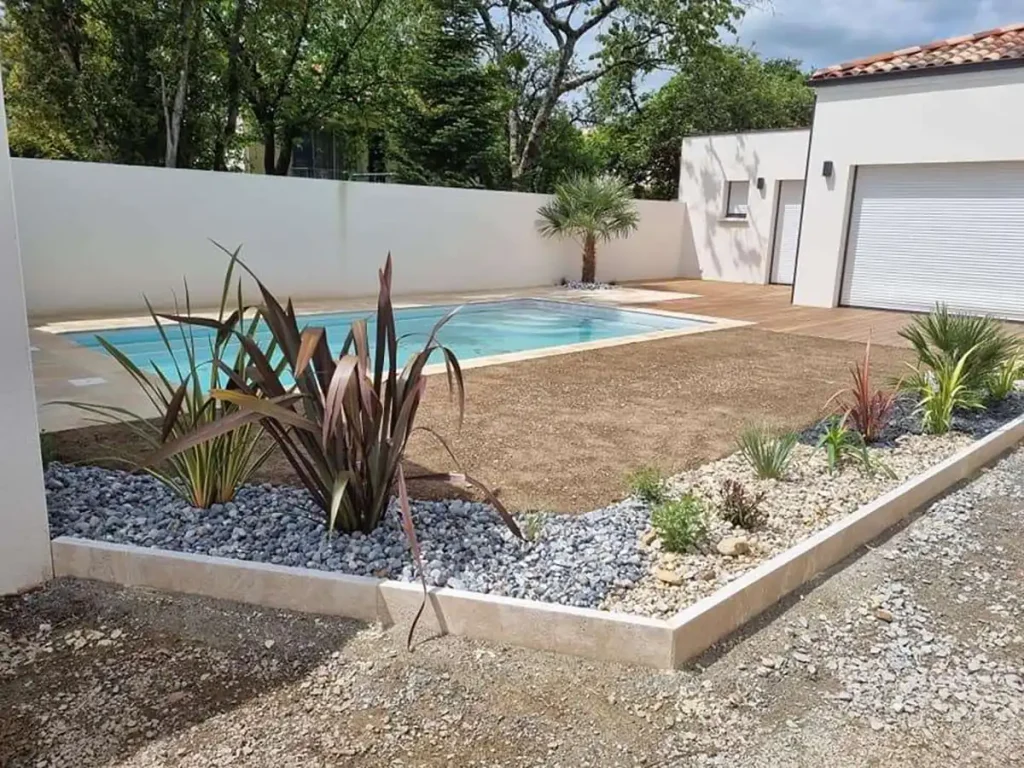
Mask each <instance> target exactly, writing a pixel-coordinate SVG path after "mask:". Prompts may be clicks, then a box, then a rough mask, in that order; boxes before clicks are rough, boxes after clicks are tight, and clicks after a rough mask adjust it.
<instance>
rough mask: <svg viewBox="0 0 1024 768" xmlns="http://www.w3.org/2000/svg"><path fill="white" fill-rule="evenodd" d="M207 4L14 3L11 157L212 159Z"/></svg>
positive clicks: (8, 34) (4, 35)
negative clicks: (204, 12)
mask: <svg viewBox="0 0 1024 768" xmlns="http://www.w3.org/2000/svg"><path fill="white" fill-rule="evenodd" d="M204 5H205V0H167V1H166V2H156V1H155V0H149V1H147V2H143V1H142V0H132V1H131V2H124V3H109V2H101V1H100V0H9V2H7V3H6V4H5V12H4V15H3V17H2V19H0V58H2V60H3V66H4V73H5V79H6V84H7V99H8V112H9V119H10V137H11V148H12V150H13V152H14V153H15V154H18V155H24V156H32V157H54V158H66V159H73V160H98V161H106V162H114V163H128V164H148V165H156V164H169V165H178V164H181V165H193V164H195V163H197V162H200V158H203V157H204V156H206V155H208V153H209V149H210V145H211V142H212V134H211V132H210V127H211V123H210V121H209V119H208V115H209V111H210V109H212V108H213V107H212V104H213V101H214V99H213V98H212V97H211V93H212V91H213V90H214V89H215V88H216V77H215V72H214V71H213V70H214V69H215V67H216V62H217V57H216V52H215V51H212V50H211V49H210V47H209V45H208V39H207V38H206V37H205V32H204V27H203V25H202V23H201V10H202V7H203V6H204Z"/></svg>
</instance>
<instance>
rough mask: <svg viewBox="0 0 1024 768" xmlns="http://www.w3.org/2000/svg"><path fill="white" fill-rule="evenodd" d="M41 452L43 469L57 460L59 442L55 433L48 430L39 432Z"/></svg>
mask: <svg viewBox="0 0 1024 768" xmlns="http://www.w3.org/2000/svg"><path fill="white" fill-rule="evenodd" d="M39 453H40V455H41V456H42V459H43V469H46V468H47V467H48V466H50V464H51V463H53V462H55V461H56V460H57V444H56V441H55V440H54V439H53V435H52V434H50V433H49V432H47V431H45V430H44V431H42V432H40V433H39Z"/></svg>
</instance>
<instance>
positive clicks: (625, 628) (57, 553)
mask: <svg viewBox="0 0 1024 768" xmlns="http://www.w3.org/2000/svg"><path fill="white" fill-rule="evenodd" d="M51 549H52V551H53V566H54V575H55V576H58V577H59V576H74V577H76V578H81V579H94V580H96V581H104V582H109V583H113V584H120V585H122V586H128V587H149V588H152V589H159V590H164V591H167V592H184V593H186V594H192V595H204V596H206V597H213V598H218V599H222V600H235V601H238V602H241V603H250V604H254V605H262V606H266V607H269V608H283V609H287V610H292V611H303V612H306V613H319V614H325V615H333V616H345V617H347V618H352V619H361V620H363V621H379V622H381V624H383V625H384V626H391V625H393V624H397V623H403V622H404V623H406V624H408V623H409V622H411V621H412V618H413V616H414V615H415V613H416V611H417V610H418V609H419V607H420V603H421V601H422V599H423V588H422V587H421V586H420V585H419V584H411V583H403V582H399V581H389V580H386V579H377V578H371V577H366V576H349V575H346V574H341V573H331V572H329V571H318V570H313V569H309V568H293V567H290V566H285V565H272V564H269V563H257V562H251V561H248V560H235V559H232V558H227V557H211V556H209V555H194V554H189V553H186V552H172V551H169V550H163V549H152V548H148V547H139V546H135V545H131V544H112V543H109V542H105V541H93V540H90V539H76V538H72V537H69V536H61V537H59V538H56V539H54V540H53V541H52V542H51ZM428 596H429V603H430V606H429V609H428V610H426V611H424V613H423V618H422V620H421V622H420V628H419V629H417V633H423V632H424V631H427V632H435V633H437V632H440V633H442V634H453V635H461V636H463V637H470V638H473V639H476V640H486V641H490V642H494V643H510V644H512V645H521V646H525V647H527V648H536V649H538V650H542V651H555V652H557V653H566V654H571V655H574V656H585V657H587V658H592V659H601V660H604V661H615V662H620V663H625V664H643V665H645V666H650V667H656V668H661V669H666V668H670V667H671V666H672V628H671V627H670V626H669V624H668V622H667V621H663V620H661V619H651V618H647V617H644V616H630V615H628V614H622V613H609V612H608V611H599V610H595V609H592V608H573V607H570V606H564V605H557V604H555V603H541V602H536V601H533V600H521V599H519V598H512V597H499V596H496V595H485V594H481V593H478V592H467V591H463V590H455V589H447V588H437V587H435V588H432V589H430V590H428Z"/></svg>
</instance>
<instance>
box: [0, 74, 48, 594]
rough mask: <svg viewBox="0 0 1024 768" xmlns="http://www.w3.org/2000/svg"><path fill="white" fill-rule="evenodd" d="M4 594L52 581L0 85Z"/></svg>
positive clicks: (0, 589)
mask: <svg viewBox="0 0 1024 768" xmlns="http://www.w3.org/2000/svg"><path fill="white" fill-rule="evenodd" d="M0 359H2V360H3V361H4V371H3V375H2V376H0V435H2V436H3V440H2V441H0V488H2V489H3V502H2V503H0V594H9V593H12V592H17V591H20V590H22V589H27V588H28V587H33V586H36V585H37V584H41V583H42V582H44V581H46V580H47V579H49V578H50V576H51V575H52V572H53V571H52V566H51V561H50V534H49V527H48V525H47V520H46V502H45V499H44V495H43V473H42V465H41V461H40V455H39V427H38V425H37V423H36V402H35V393H34V392H33V389H32V360H31V353H30V352H29V342H28V325H27V324H26V321H25V290H24V287H23V284H22V279H21V258H20V256H19V253H18V230H17V224H16V221H15V212H14V194H13V189H12V185H11V163H10V155H9V152H8V148H7V120H6V115H5V114H4V100H3V83H2V82H0Z"/></svg>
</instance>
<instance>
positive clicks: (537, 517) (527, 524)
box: [523, 512, 545, 543]
mask: <svg viewBox="0 0 1024 768" xmlns="http://www.w3.org/2000/svg"><path fill="white" fill-rule="evenodd" d="M544 522H545V521H544V515H543V513H541V512H530V513H529V514H527V515H526V519H525V520H524V521H523V538H524V539H526V540H527V541H529V542H531V543H532V542H535V541H539V540H540V537H541V536H543V535H544Z"/></svg>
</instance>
